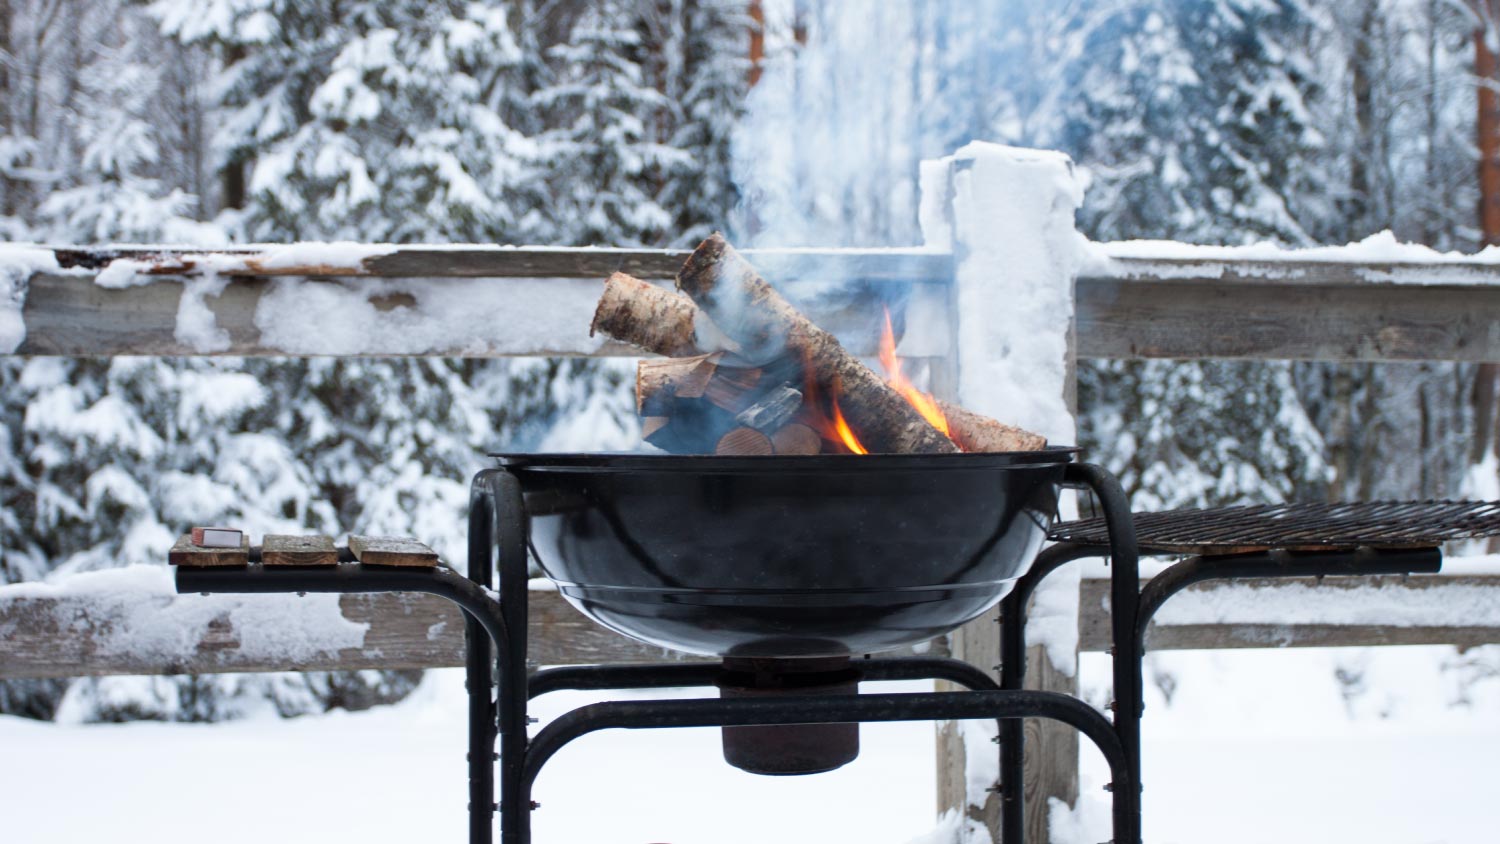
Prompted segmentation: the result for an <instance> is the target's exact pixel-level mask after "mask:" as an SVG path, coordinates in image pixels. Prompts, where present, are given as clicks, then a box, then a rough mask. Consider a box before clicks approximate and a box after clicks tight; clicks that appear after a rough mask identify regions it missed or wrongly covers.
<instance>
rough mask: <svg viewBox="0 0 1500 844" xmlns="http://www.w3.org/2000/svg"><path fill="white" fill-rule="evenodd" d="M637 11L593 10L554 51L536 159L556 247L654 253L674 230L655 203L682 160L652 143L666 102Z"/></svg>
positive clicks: (542, 93) (610, 1)
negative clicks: (644, 247) (645, 51)
mask: <svg viewBox="0 0 1500 844" xmlns="http://www.w3.org/2000/svg"><path fill="white" fill-rule="evenodd" d="M631 6H632V4H628V3H623V2H619V0H592V2H590V3H588V4H587V8H586V9H585V10H584V11H583V13H582V14H581V16H580V17H579V18H578V21H577V23H575V24H574V25H573V29H572V34H571V37H570V38H569V39H568V40H567V41H566V42H564V43H557V44H553V45H552V46H550V47H549V48H548V50H547V57H548V60H549V61H550V62H551V63H552V65H553V67H554V78H553V81H552V83H551V84H550V85H549V86H548V87H546V88H543V89H541V90H539V91H537V93H536V94H535V95H534V98H533V99H534V102H535V105H536V107H537V108H540V109H542V110H543V113H544V114H545V115H547V122H548V127H549V128H548V129H547V130H546V131H544V132H542V133H541V135H540V136H539V137H538V138H537V143H538V155H539V157H540V158H541V159H542V160H544V161H546V162H547V163H548V186H549V190H548V192H547V196H548V200H547V201H548V206H549V207H547V208H546V209H544V212H545V213H546V214H547V216H548V219H549V221H550V223H551V226H552V229H553V234H554V237H555V238H556V240H557V242H559V243H567V244H574V245H590V244H601V243H613V244H619V245H637V244H648V243H657V242H660V241H661V240H663V239H664V238H665V237H666V235H667V232H668V229H669V227H670V225H671V222H672V215H671V214H669V213H668V212H667V210H666V209H664V208H662V207H661V205H659V204H658V203H657V201H656V198H655V194H656V193H657V190H658V187H659V181H660V179H661V174H662V172H663V171H664V169H665V168H668V167H672V166H675V165H680V164H682V163H685V156H684V155H683V154H682V152H681V151H680V150H677V149H675V148H673V147H671V146H668V145H667V144H664V143H660V142H658V141H657V140H656V139H655V138H654V137H653V135H652V131H651V129H652V124H653V122H654V121H655V120H656V118H657V115H658V114H659V113H660V112H661V110H662V109H664V108H665V107H666V99H665V97H664V96H663V95H662V93H661V92H660V91H658V90H656V89H655V88H653V87H652V86H651V84H650V83H649V82H648V80H647V79H646V75H645V72H644V69H643V63H644V62H643V56H642V49H641V42H642V38H641V32H640V22H639V19H638V16H637V15H636V14H635V13H634V12H633V10H632V9H631Z"/></svg>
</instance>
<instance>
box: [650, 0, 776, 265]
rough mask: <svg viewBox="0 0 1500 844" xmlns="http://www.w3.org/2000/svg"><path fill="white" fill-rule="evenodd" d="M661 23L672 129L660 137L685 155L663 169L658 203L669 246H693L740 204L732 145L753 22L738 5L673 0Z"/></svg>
mask: <svg viewBox="0 0 1500 844" xmlns="http://www.w3.org/2000/svg"><path fill="white" fill-rule="evenodd" d="M666 17H667V23H666V27H665V28H666V30H667V32H668V33H669V34H668V37H665V38H663V39H662V43H661V44H660V47H659V54H660V55H663V56H664V57H667V58H666V59H664V61H663V63H662V65H663V66H662V67H661V68H660V69H659V76H660V78H661V84H660V86H659V87H660V88H661V89H662V91H663V92H664V94H665V97H666V105H667V107H668V108H669V109H670V111H669V114H670V115H671V120H670V121H669V127H670V129H671V131H670V134H668V133H667V132H663V134H664V135H665V136H666V139H667V140H668V141H669V142H670V144H671V146H672V147H674V148H675V149H678V150H681V151H682V152H683V155H681V156H677V157H676V158H675V160H674V161H673V162H672V163H671V164H670V165H669V166H668V167H666V168H665V174H664V178H663V184H662V188H661V190H660V192H659V195H658V198H657V201H658V204H659V205H660V206H661V207H662V208H663V209H665V210H666V211H667V212H668V213H669V214H671V215H672V222H671V224H670V231H671V232H672V239H673V241H674V242H675V243H676V244H678V245H682V246H692V245H696V244H697V243H698V241H700V240H702V239H703V238H704V237H707V236H708V235H709V234H710V233H712V232H713V231H714V230H716V229H717V230H723V229H725V228H727V227H728V220H729V218H730V213H731V211H732V210H733V208H734V206H735V204H736V202H737V201H738V191H737V190H736V189H735V185H734V181H733V172H732V170H731V154H732V147H731V144H732V141H733V137H734V128H735V126H736V125H738V123H739V118H740V114H741V112H742V109H743V103H744V98H745V91H746V87H747V83H748V79H749V74H750V62H749V60H748V58H747V57H746V55H745V48H746V45H747V43H748V40H749V32H750V27H751V26H752V25H753V22H752V21H751V20H750V19H749V16H748V15H746V14H745V7H744V4H743V3H741V2H737V0H671V2H670V3H669V6H668V10H667V14H666ZM664 122H666V121H664Z"/></svg>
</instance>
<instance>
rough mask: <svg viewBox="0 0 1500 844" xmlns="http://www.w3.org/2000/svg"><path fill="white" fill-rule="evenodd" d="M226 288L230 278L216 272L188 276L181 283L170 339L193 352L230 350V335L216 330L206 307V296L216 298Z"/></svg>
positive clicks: (214, 322) (209, 311) (221, 329)
mask: <svg viewBox="0 0 1500 844" xmlns="http://www.w3.org/2000/svg"><path fill="white" fill-rule="evenodd" d="M228 286H229V276H225V275H220V274H218V273H207V274H204V275H195V276H189V277H187V278H184V279H183V280H182V298H181V299H179V300H178V302H177V325H176V328H175V329H174V331H173V336H174V337H176V338H177V342H179V343H181V344H183V345H184V346H188V347H190V348H192V349H193V350H194V351H198V352H203V353H205V354H206V353H210V352H222V351H224V350H225V349H228V348H229V345H230V344H229V332H228V331H225V330H224V329H223V328H220V327H219V322H218V318H217V317H216V316H214V312H213V310H212V309H210V308H209V307H208V297H210V296H212V297H214V298H218V296H219V294H220V293H223V292H224V288H225V287H228Z"/></svg>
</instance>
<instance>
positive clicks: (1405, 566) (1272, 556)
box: [1136, 548, 1443, 655]
mask: <svg viewBox="0 0 1500 844" xmlns="http://www.w3.org/2000/svg"><path fill="white" fill-rule="evenodd" d="M1442 567H1443V554H1442V551H1441V550H1440V549H1437V548H1394V549H1389V550H1380V549H1375V548H1356V549H1354V550H1353V551H1281V550H1271V551H1262V552H1260V553H1257V554H1244V555H1233V556H1223V557H1193V558H1191V559H1188V560H1183V561H1182V562H1180V563H1177V564H1175V565H1173V566H1172V567H1171V568H1169V569H1167V570H1166V571H1164V572H1162V573H1161V574H1158V575H1157V576H1156V577H1153V578H1151V579H1150V580H1149V581H1147V582H1146V585H1145V586H1144V587H1142V588H1141V600H1140V615H1139V617H1138V619H1137V623H1136V640H1137V642H1138V646H1139V648H1140V652H1141V654H1142V655H1144V654H1145V653H1146V647H1145V641H1146V628H1148V627H1150V626H1151V619H1152V617H1153V616H1155V615H1156V612H1157V610H1159V609H1161V608H1162V605H1163V604H1165V603H1166V602H1167V599H1168V598H1170V597H1172V596H1173V595H1176V594H1177V593H1178V592H1181V591H1182V590H1184V589H1186V588H1188V587H1189V586H1192V585H1193V584H1195V583H1202V582H1204V581H1206V580H1237V579H1240V578H1249V577H1342V576H1355V575H1380V574H1436V573H1437V572H1439V571H1441V570H1442Z"/></svg>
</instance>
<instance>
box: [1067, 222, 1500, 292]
mask: <svg viewBox="0 0 1500 844" xmlns="http://www.w3.org/2000/svg"><path fill="white" fill-rule="evenodd" d="M1084 256H1085V258H1084V261H1083V263H1082V265H1081V266H1080V272H1081V274H1082V275H1087V276H1113V277H1124V276H1127V275H1128V274H1129V273H1130V270H1131V268H1130V267H1127V266H1126V265H1123V264H1120V263H1119V259H1134V260H1137V261H1142V260H1144V261H1162V262H1168V263H1163V264H1157V265H1155V266H1153V267H1152V273H1153V275H1155V276H1157V277H1161V278H1174V277H1177V278H1212V277H1218V276H1221V275H1223V274H1224V273H1226V272H1228V271H1229V270H1230V268H1231V266H1232V267H1233V269H1234V270H1235V271H1236V272H1237V273H1239V274H1241V275H1251V276H1254V277H1259V278H1266V279H1283V278H1291V277H1293V274H1294V272H1295V271H1294V270H1293V268H1291V267H1290V266H1288V265H1290V264H1293V263H1329V264H1353V265H1356V268H1355V275H1356V277H1358V278H1360V279H1362V280H1364V281H1368V282H1372V283H1388V284H1494V283H1495V281H1494V279H1495V277H1496V268H1500V247H1496V246H1490V247H1486V248H1485V249H1483V250H1482V251H1480V252H1478V253H1475V254H1464V253H1461V252H1439V251H1437V250H1435V249H1432V248H1430V247H1427V246H1422V245H1420V244H1416V243H1403V242H1401V241H1398V240H1397V239H1396V236H1395V235H1394V234H1392V233H1391V232H1389V231H1383V232H1379V233H1377V234H1373V235H1370V236H1369V237H1367V238H1365V239H1364V240H1361V241H1358V242H1355V243H1350V244H1347V245H1345V246H1316V247H1310V248H1303V249H1288V248H1285V247H1283V246H1280V245H1278V244H1275V243H1271V242H1261V243H1256V244H1251V245H1249V246H1198V245H1194V244H1190V243H1177V242H1175V241H1167V240H1129V241H1115V242H1109V243H1089V244H1088V247H1087V249H1086V250H1084ZM1183 261H1191V262H1194V263H1191V264H1186V265H1182V264H1176V263H1173V262H1183ZM1360 265H1362V266H1360Z"/></svg>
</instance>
